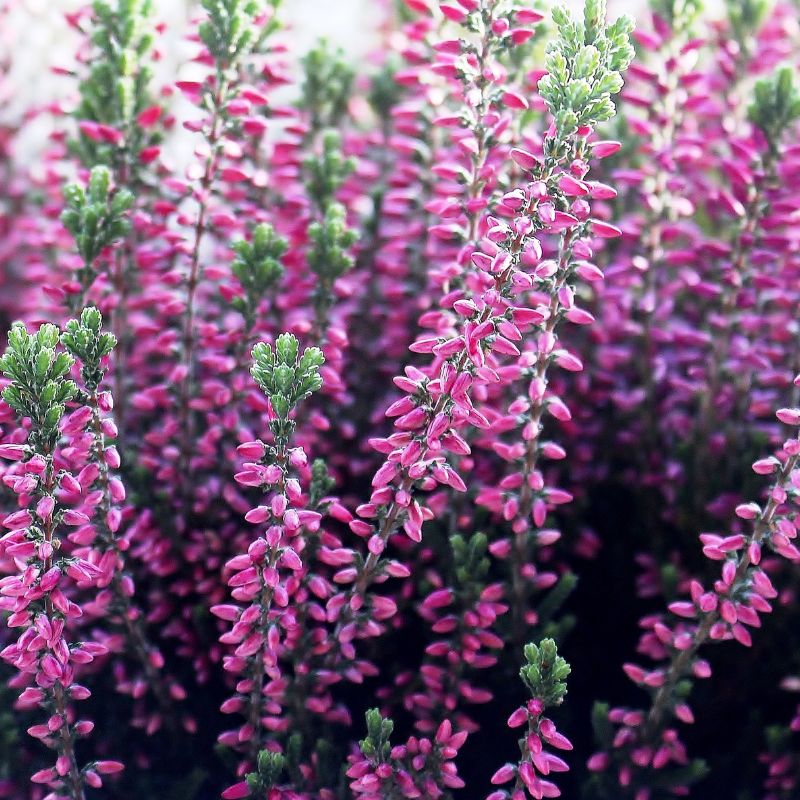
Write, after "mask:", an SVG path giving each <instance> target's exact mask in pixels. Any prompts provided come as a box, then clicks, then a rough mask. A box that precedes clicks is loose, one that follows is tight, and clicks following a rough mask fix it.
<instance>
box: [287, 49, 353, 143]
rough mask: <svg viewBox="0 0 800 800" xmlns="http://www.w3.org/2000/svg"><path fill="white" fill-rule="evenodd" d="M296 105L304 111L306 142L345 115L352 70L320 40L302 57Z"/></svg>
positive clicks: (343, 59)
mask: <svg viewBox="0 0 800 800" xmlns="http://www.w3.org/2000/svg"><path fill="white" fill-rule="evenodd" d="M302 67H303V82H302V84H301V87H300V103H299V105H300V108H301V109H302V110H303V111H304V112H306V114H308V117H309V131H308V134H307V135H308V137H309V140H310V141H314V139H315V138H316V137H317V135H318V134H319V133H320V132H321V131H324V130H328V129H332V128H336V127H339V126H340V125H341V123H342V121H343V119H344V117H345V115H346V114H347V107H348V104H349V102H350V98H351V96H352V91H353V83H354V81H355V77H356V71H355V69H354V68H353V66H352V65H351V64H349V63H348V62H347V61H346V60H345V57H344V51H343V50H342V49H341V48H334V47H332V46H331V44H330V43H329V42H328V41H327V40H325V39H321V40H320V41H318V42H317V44H316V46H315V47H313V48H312V49H311V50H309V51H308V52H307V53H306V54H305V55H304V56H303V58H302Z"/></svg>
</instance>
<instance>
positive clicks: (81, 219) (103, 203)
mask: <svg viewBox="0 0 800 800" xmlns="http://www.w3.org/2000/svg"><path fill="white" fill-rule="evenodd" d="M64 200H65V202H66V208H65V209H64V211H63V212H62V214H61V221H62V222H63V223H64V227H65V228H66V229H67V230H68V231H69V232H70V233H71V234H72V236H73V238H74V239H75V246H76V248H77V250H78V253H79V254H80V256H81V258H82V259H83V263H84V267H83V270H81V275H80V278H81V284H82V285H83V286H84V288H88V287H89V285H90V283H91V281H90V278H91V277H93V275H94V272H93V270H92V265H93V264H94V261H95V259H96V258H97V257H98V256H99V255H100V253H102V252H103V250H104V249H105V248H106V247H110V246H111V245H112V244H114V243H115V242H117V241H119V240H120V239H122V238H124V237H125V236H127V234H128V233H129V231H130V222H129V221H128V218H127V212H128V210H129V209H130V208H131V206H132V205H133V195H132V194H131V193H130V192H129V191H128V190H127V189H120V190H118V191H116V192H113V193H112V191H111V172H110V171H109V170H108V168H107V167H94V168H93V169H92V171H91V173H90V176H89V183H88V185H87V186H86V188H85V189H84V188H83V187H82V186H81V185H80V184H77V183H71V184H69V185H68V186H66V187H65V189H64ZM87 281H88V282H87Z"/></svg>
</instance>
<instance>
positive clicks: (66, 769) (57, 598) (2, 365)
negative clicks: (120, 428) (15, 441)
mask: <svg viewBox="0 0 800 800" xmlns="http://www.w3.org/2000/svg"><path fill="white" fill-rule="evenodd" d="M58 345H59V333H58V329H57V328H56V327H55V326H54V325H47V324H46V325H42V326H41V327H40V328H39V330H38V331H37V332H35V333H32V334H29V333H28V332H27V330H26V328H25V326H24V325H23V324H21V323H16V324H15V325H14V326H12V328H11V330H10V332H9V336H8V348H7V350H6V352H5V355H4V356H3V357H2V358H1V359H0V370H2V372H3V374H4V375H5V376H6V378H8V379H9V381H10V383H9V385H8V386H6V388H5V389H4V390H3V399H4V400H5V402H6V403H8V405H9V406H10V407H11V408H12V409H13V410H14V411H15V412H16V414H17V417H18V419H19V420H20V422H22V421H23V420H24V419H28V420H29V421H30V422H29V425H30V427H29V431H28V437H27V441H26V443H25V444H19V445H5V446H4V447H3V456H4V457H5V458H11V459H12V460H14V461H16V462H18V466H19V469H18V470H17V471H16V472H15V473H14V475H13V477H12V478H11V480H10V481H7V484H8V485H9V486H10V487H11V488H12V490H13V491H14V493H15V494H17V495H18V496H20V497H21V498H28V501H29V502H30V506H28V505H27V504H22V503H21V504H20V509H19V510H18V511H16V512H13V513H11V514H8V515H7V516H6V517H5V519H4V521H3V523H4V526H5V527H6V528H9V529H10V530H9V532H8V533H6V534H5V535H4V536H3V537H2V539H1V540H0V542H1V543H2V552H3V554H4V555H5V556H6V557H10V558H12V559H13V560H14V561H15V562H16V563H17V564H20V565H23V566H22V567H21V568H20V571H19V572H18V574H13V575H10V576H8V577H6V578H3V580H2V590H3V595H4V603H3V607H4V610H6V611H8V612H10V616H9V617H8V619H7V624H8V625H9V627H10V628H11V629H12V630H13V629H21V633H20V635H19V638H18V639H17V640H16V641H15V642H13V643H12V644H9V645H8V646H6V647H5V649H4V650H3V651H2V657H3V659H4V660H5V661H7V662H8V663H9V664H11V665H12V666H14V667H16V668H17V669H18V670H19V671H20V673H21V674H23V675H25V676H29V677H30V678H31V679H33V680H34V682H35V685H31V686H28V687H27V688H24V689H23V691H22V693H21V695H20V699H19V703H20V705H21V706H22V707H26V708H37V707H38V708H41V709H42V710H44V711H45V712H46V713H47V715H48V717H49V719H48V721H47V722H46V723H42V724H37V725H33V726H32V727H31V728H29V729H28V731H29V733H30V734H31V735H32V736H34V737H35V738H37V739H39V740H40V741H41V742H42V743H43V744H45V745H46V746H47V747H49V748H51V749H53V750H54V751H55V752H56V754H57V759H56V764H55V767H48V768H45V769H42V770H40V771H39V772H37V773H36V774H35V775H34V776H33V778H32V780H33V781H34V782H36V783H43V784H47V785H49V786H50V787H51V788H53V789H54V790H55V791H56V792H58V793H60V794H62V795H64V796H66V797H69V798H70V799H71V800H84V797H85V787H86V786H92V787H99V786H101V785H102V779H101V777H100V775H101V774H102V773H104V772H116V771H117V770H118V769H121V768H122V767H121V765H120V764H118V763H117V762H97V763H91V762H90V763H87V764H86V765H84V766H83V767H81V766H79V764H78V760H77V757H76V753H75V747H76V743H77V740H78V739H79V738H81V737H83V736H86V735H87V734H88V733H90V732H91V730H92V728H93V727H94V726H93V724H92V723H91V722H89V721H87V720H78V721H75V718H74V712H73V710H72V708H71V706H72V704H73V702H75V701H80V700H85V699H87V698H88V697H89V696H90V692H89V690H88V689H86V688H85V687H83V686H81V685H80V684H78V683H77V682H76V672H77V670H78V669H79V667H80V665H82V664H87V663H91V662H92V661H93V660H94V659H95V658H96V657H98V656H101V655H103V654H104V653H105V648H104V647H103V646H102V645H100V644H97V643H95V642H91V641H86V642H79V643H70V642H69V640H68V638H67V637H68V636H70V634H71V630H70V629H71V627H72V625H73V624H74V621H75V620H76V619H77V618H78V617H79V616H80V615H81V610H80V607H79V606H78V605H77V604H76V603H75V602H74V601H73V600H72V599H70V597H69V595H70V594H72V592H71V590H70V589H69V588H68V587H67V584H68V583H69V582H70V581H71V582H73V584H78V585H80V584H81V583H83V582H89V583H91V582H92V581H94V580H95V579H96V578H97V576H98V575H99V570H98V569H97V568H96V567H95V566H94V565H93V564H92V563H91V562H90V561H88V560H86V559H85V558H82V557H76V556H73V555H71V554H70V550H69V547H65V544H66V542H65V538H66V536H67V534H66V530H65V529H66V528H69V527H74V526H82V525H84V523H86V522H88V520H89V518H88V516H87V515H86V514H85V513H83V512H82V511H79V510H76V509H73V508H70V507H68V506H67V505H66V504H65V502H64V495H67V496H69V495H74V493H75V492H76V490H78V489H79V486H80V484H79V481H78V480H77V479H76V477H75V476H74V475H73V474H71V473H70V472H68V471H65V470H60V469H59V468H58V466H57V462H56V456H57V453H56V447H57V445H58V443H59V441H60V439H61V437H62V432H61V427H62V423H63V419H64V414H65V410H66V404H67V403H68V402H69V401H70V400H72V399H73V398H74V397H76V395H77V391H78V390H77V386H76V385H75V383H74V382H73V381H71V380H69V378H68V375H69V370H70V368H71V366H72V363H73V360H72V357H71V356H70V355H69V354H68V353H66V352H64V351H63V350H60V349H59V346H58ZM78 413H79V412H78ZM79 416H80V413H79ZM70 419H71V420H72V419H74V414H73V415H71V418H70ZM79 430H80V429H79ZM66 432H67V435H70V434H73V435H74V434H75V433H77V432H78V431H75V430H71V429H70V426H69V424H67V426H66ZM9 601H10V602H9ZM23 686H24V684H23Z"/></svg>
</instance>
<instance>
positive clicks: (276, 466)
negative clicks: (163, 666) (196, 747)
mask: <svg viewBox="0 0 800 800" xmlns="http://www.w3.org/2000/svg"><path fill="white" fill-rule="evenodd" d="M324 361H325V359H324V356H323V355H322V352H321V351H320V350H319V349H318V348H316V347H310V348H307V349H306V350H305V351H304V352H303V354H302V355H300V353H299V344H298V341H297V339H296V338H295V337H294V336H293V335H291V334H288V333H284V334H281V335H280V336H279V337H278V338H277V340H276V341H275V346H274V348H273V346H272V345H270V344H266V343H263V342H262V343H259V344H257V345H256V346H255V347H254V348H253V366H252V369H251V373H252V375H253V378H254V379H255V381H256V383H257V384H258V386H259V388H260V389H261V391H262V392H263V393H264V395H265V396H266V398H267V400H268V401H269V408H270V423H269V428H270V432H271V434H272V443H270V444H265V443H264V442H261V441H256V442H248V443H246V444H245V445H242V448H241V449H242V450H243V451H244V452H246V453H247V454H248V455H250V456H251V457H252V456H253V455H255V456H259V459H258V461H253V462H248V463H246V464H245V465H244V469H243V470H242V472H240V473H239V474H238V475H237V476H236V479H237V481H238V482H239V483H240V484H242V485H246V486H256V487H260V488H261V489H263V490H264V491H265V492H268V493H269V495H270V496H269V502H268V503H265V504H264V505H259V506H256V507H255V508H253V509H251V510H250V511H249V512H248V513H247V514H246V516H245V519H246V520H247V521H248V522H252V523H255V524H258V525H265V526H266V532H265V533H264V535H263V536H260V537H259V538H257V539H256V540H255V541H253V542H252V543H251V544H250V546H249V547H248V549H247V552H246V553H243V554H241V555H238V556H235V557H234V558H233V559H231V560H230V561H229V562H228V564H227V566H228V568H229V569H230V570H232V571H233V574H232V576H231V577H230V578H229V580H228V585H229V586H230V587H231V588H232V590H233V591H232V596H233V599H234V600H235V601H236V602H237V605H220V606H215V607H213V608H212V613H214V614H215V615H216V616H218V617H220V618H221V619H223V620H227V621H231V622H233V623H234V625H233V627H232V628H231V630H230V631H229V632H228V633H226V634H224V635H223V636H222V637H221V639H220V641H221V642H222V643H223V644H232V645H236V648H235V649H234V651H233V654H232V655H231V656H229V657H227V658H226V659H225V668H226V669H227V670H228V671H229V672H231V673H233V674H235V675H237V676H239V677H238V679H237V680H238V682H237V685H236V694H235V695H234V696H233V697H231V698H230V699H229V700H227V701H226V702H225V703H224V704H223V706H222V710H223V711H224V712H225V713H241V714H242V715H244V717H245V724H244V725H243V726H242V727H241V728H240V729H239V730H238V731H228V732H225V733H223V734H222V735H221V736H220V741H221V742H222V743H224V744H227V745H230V746H234V747H237V748H240V749H244V751H245V752H246V753H247V756H248V760H247V762H246V763H248V764H249V765H250V766H252V765H253V764H254V763H255V761H256V757H257V755H258V753H259V752H260V751H261V750H262V748H263V747H264V745H265V744H266V742H265V741H264V737H265V732H266V731H265V727H264V725H265V719H266V718H267V717H268V716H270V715H274V713H275V709H274V703H273V702H272V701H271V699H270V698H269V697H267V696H265V684H266V682H267V681H269V682H270V683H272V682H276V681H279V680H280V678H281V673H280V665H279V663H278V650H279V648H280V644H281V637H282V635H285V633H284V634H282V632H281V631H282V630H284V631H285V630H286V629H288V628H290V627H291V625H292V621H291V617H290V616H289V615H288V614H287V611H286V609H287V607H288V605H289V600H290V596H291V592H292V591H293V587H294V588H296V583H297V581H296V580H295V579H294V577H293V574H294V573H296V572H297V571H299V570H301V569H302V563H301V561H300V558H299V556H298V554H297V549H302V548H300V547H298V548H297V549H295V542H294V540H295V539H296V537H298V536H299V535H300V534H301V532H302V529H303V528H304V527H307V526H308V527H311V526H315V525H318V524H319V518H320V515H319V514H318V513H316V512H312V511H309V510H307V509H302V508H297V507H296V506H297V503H298V500H299V498H300V495H301V492H300V486H299V482H298V481H297V478H296V477H294V475H293V468H296V467H297V466H299V465H301V464H303V463H305V454H304V453H303V451H302V449H300V448H294V449H290V448H289V444H290V440H291V436H292V432H293V431H294V421H293V420H292V419H290V414H291V413H292V412H293V411H294V409H295V408H296V407H297V405H298V404H299V403H301V402H302V401H303V400H305V399H306V398H308V397H309V396H310V395H311V394H312V393H313V392H315V391H317V390H319V389H320V388H321V387H322V378H321V376H320V374H319V369H320V367H321V366H322V364H323V363H324ZM281 571H283V573H284V574H283V575H282V573H281ZM235 791H237V789H236V785H234V786H232V787H230V788H229V790H228V794H227V795H226V796H229V797H238V796H241V795H237V794H231V792H235Z"/></svg>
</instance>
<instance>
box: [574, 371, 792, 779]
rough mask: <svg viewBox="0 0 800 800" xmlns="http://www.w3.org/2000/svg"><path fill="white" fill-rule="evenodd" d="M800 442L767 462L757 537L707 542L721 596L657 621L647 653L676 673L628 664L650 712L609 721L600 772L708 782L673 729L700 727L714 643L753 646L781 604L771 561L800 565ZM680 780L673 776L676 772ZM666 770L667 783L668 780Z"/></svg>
mask: <svg viewBox="0 0 800 800" xmlns="http://www.w3.org/2000/svg"><path fill="white" fill-rule="evenodd" d="M797 380H800V379H797ZM777 418H778V419H779V420H780V421H781V422H782V423H784V424H787V425H790V426H794V427H798V426H800V410H798V409H794V408H784V409H780V410H779V411H778V412H777ZM799 464H800V437H795V438H792V439H788V440H786V441H785V442H784V444H783V446H782V448H781V449H780V451H779V453H778V454H777V455H776V456H771V457H768V458H764V459H759V460H758V461H756V462H755V463H754V464H753V471H754V472H755V473H756V474H759V475H772V476H773V480H772V485H771V486H770V488H769V490H768V492H767V500H766V502H765V503H763V504H759V503H755V502H750V503H740V504H739V505H738V506H737V507H736V516H737V517H738V518H739V519H741V520H744V521H745V522H746V523H747V525H748V527H749V530H747V531H745V532H733V533H729V534H728V535H724V536H723V535H719V534H715V533H703V534H701V535H700V541H701V543H702V544H703V553H704V555H705V556H706V557H707V558H709V559H711V560H712V561H718V562H720V563H721V564H722V570H721V576H720V578H719V579H717V580H716V581H715V582H714V583H713V586H712V588H711V589H705V588H704V587H703V585H702V584H701V583H700V581H698V580H692V581H691V582H690V598H689V599H687V600H677V601H675V602H672V603H670V605H669V610H670V612H671V613H672V614H673V615H674V616H676V617H677V618H678V620H679V621H678V622H677V623H675V622H672V623H671V622H670V621H667V620H665V619H662V618H661V617H658V616H654V617H651V618H650V619H649V620H648V623H647V625H646V626H645V633H644V634H643V636H642V640H641V643H640V648H639V650H640V652H642V653H645V654H647V655H649V656H650V657H652V658H654V659H657V660H662V661H664V662H666V663H664V664H661V665H658V666H656V667H655V668H651V669H646V668H643V667H640V666H638V665H635V664H626V665H625V672H626V674H627V675H628V677H629V678H630V679H631V680H632V681H633V682H634V683H636V684H637V685H638V686H640V687H641V688H643V689H645V690H646V691H648V692H649V693H650V695H651V703H650V706H649V708H648V709H647V710H646V711H644V712H640V711H633V710H630V709H611V711H610V712H609V719H610V720H611V721H612V722H613V723H615V724H617V725H619V730H618V731H617V733H616V734H615V736H614V738H613V742H612V751H611V753H610V754H606V753H599V754H597V755H596V756H594V757H593V759H592V760H591V761H590V768H592V769H595V770H599V771H602V770H604V769H606V768H607V767H608V766H609V764H610V763H611V760H612V759H613V758H614V757H615V756H616V757H617V758H619V759H620V761H621V763H620V767H619V770H620V771H619V775H620V783H621V785H622V786H623V787H632V788H633V789H634V791H635V790H636V789H639V788H641V789H646V788H647V787H648V786H649V785H651V784H653V783H658V784H661V785H664V786H665V787H667V788H672V789H678V790H681V791H684V790H685V788H686V786H687V785H688V784H689V783H691V782H692V781H694V780H696V779H697V778H698V777H700V776H702V774H703V771H704V770H703V767H702V764H700V763H694V762H693V763H692V764H691V765H690V767H689V769H684V766H686V765H688V764H689V762H688V758H687V755H686V750H685V747H684V745H683V744H682V742H681V741H680V738H679V736H678V733H677V730H675V728H673V727H671V726H672V724H673V722H672V720H673V719H675V720H680V721H682V722H684V723H687V724H691V723H692V722H694V713H693V712H692V709H691V707H690V705H689V703H688V695H689V692H690V690H691V687H692V681H693V679H703V678H709V677H710V676H711V667H710V665H709V663H708V662H707V661H706V660H705V659H703V658H700V651H701V649H702V648H703V647H704V646H705V645H706V644H708V643H713V642H720V641H727V640H736V641H738V642H739V643H740V644H742V645H744V646H745V647H750V646H751V644H752V636H751V634H750V631H749V628H751V627H752V628H759V627H761V621H760V617H759V615H760V614H766V613H770V612H771V611H772V610H773V609H772V603H771V602H770V601H772V600H773V599H774V598H775V597H776V596H777V594H778V592H777V590H776V589H775V587H774V586H773V584H772V581H771V580H770V577H769V575H768V574H767V572H766V571H765V569H764V566H763V563H762V555H763V551H764V550H765V549H766V548H769V549H770V550H772V551H773V552H774V553H775V554H776V555H777V556H780V557H783V558H786V559H788V560H790V561H792V562H796V561H798V560H800V550H798V548H797V547H796V546H795V545H794V543H793V541H794V539H795V538H796V536H797V528H796V524H795V520H796V517H797V510H796V505H797V500H798V497H799V496H800V493H799V491H798V488H797V485H798V479H799V476H798V465H799ZM675 767H677V769H675V770H674V774H672V775H670V771H671V770H672V769H674V768H675ZM661 770H666V774H665V775H664V776H663V777H661V778H660V777H659V774H658V773H659V772H660V771H661Z"/></svg>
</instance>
